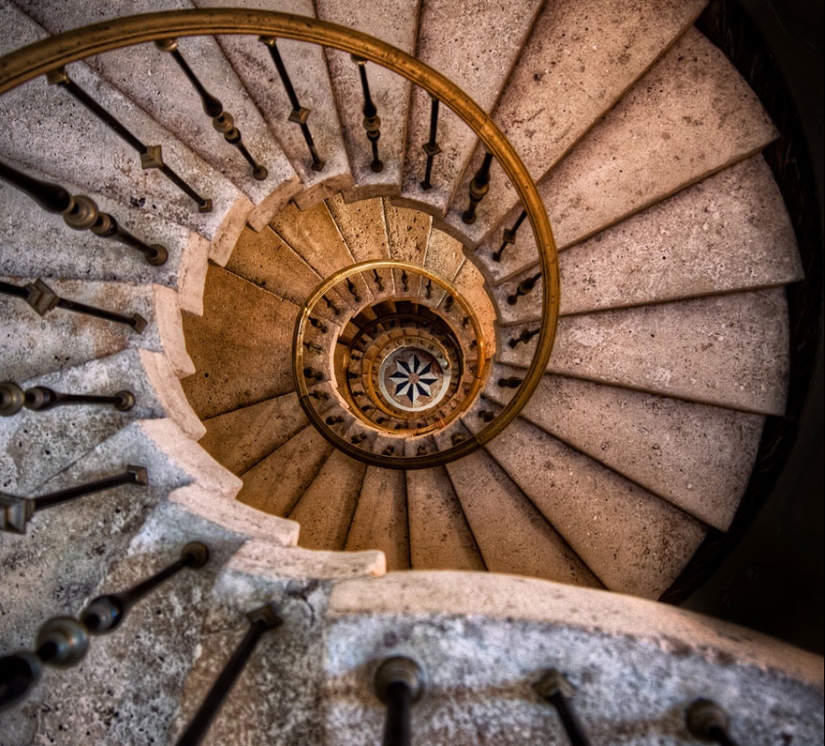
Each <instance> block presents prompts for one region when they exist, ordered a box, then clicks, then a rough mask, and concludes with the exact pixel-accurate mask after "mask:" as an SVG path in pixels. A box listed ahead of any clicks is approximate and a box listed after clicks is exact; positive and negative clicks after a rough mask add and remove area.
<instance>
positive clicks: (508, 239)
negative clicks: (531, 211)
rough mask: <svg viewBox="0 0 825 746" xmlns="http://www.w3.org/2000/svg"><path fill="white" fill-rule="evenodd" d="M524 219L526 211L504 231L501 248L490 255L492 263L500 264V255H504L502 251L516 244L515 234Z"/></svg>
mask: <svg viewBox="0 0 825 746" xmlns="http://www.w3.org/2000/svg"><path fill="white" fill-rule="evenodd" d="M526 217H527V211H526V210H522V211H521V215H519V216H518V217H517V218H516V222H515V223H513V227H512V228H505V229H504V233H503V235H502V240H501V248H500V249H499V250H498V251H494V252H493V255H492V256H493V261H494V262H500V261H501V255H502V254H503V253H504V249H506V248H507V245H508V244H511V243H515V242H516V232H517V231H518V229H519V228H520V227H521V224H522V223H523V222H524V219H525V218H526Z"/></svg>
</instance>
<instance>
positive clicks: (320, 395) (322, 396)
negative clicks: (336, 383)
mask: <svg viewBox="0 0 825 746" xmlns="http://www.w3.org/2000/svg"><path fill="white" fill-rule="evenodd" d="M309 395H310V396H311V397H312V398H313V399H317V400H318V401H327V400H328V399H329V394H328V393H327V392H326V391H310V392H309Z"/></svg>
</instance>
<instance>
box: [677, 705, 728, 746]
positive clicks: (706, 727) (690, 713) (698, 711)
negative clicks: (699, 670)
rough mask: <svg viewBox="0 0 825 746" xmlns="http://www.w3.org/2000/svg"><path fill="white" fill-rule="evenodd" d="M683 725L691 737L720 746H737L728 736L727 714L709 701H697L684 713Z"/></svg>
mask: <svg viewBox="0 0 825 746" xmlns="http://www.w3.org/2000/svg"><path fill="white" fill-rule="evenodd" d="M685 724H686V725H687V729H688V731H689V732H690V734H691V735H692V736H696V738H701V739H702V740H703V741H709V742H711V743H718V744H719V745H720V746H737V744H736V741H734V740H733V738H732V736H731V734H730V719H729V718H728V714H727V713H726V712H725V711H724V710H723V709H722V708H721V707H720V706H719V705H718V704H716V702H713V701H712V700H710V699H697V700H696V701H694V702H692V703H691V704H690V706H689V707H688V708H687V711H686V712H685Z"/></svg>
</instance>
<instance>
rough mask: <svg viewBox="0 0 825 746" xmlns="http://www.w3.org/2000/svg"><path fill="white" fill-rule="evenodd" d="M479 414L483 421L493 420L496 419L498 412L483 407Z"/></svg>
mask: <svg viewBox="0 0 825 746" xmlns="http://www.w3.org/2000/svg"><path fill="white" fill-rule="evenodd" d="M478 416H479V417H480V418H481V421H482V422H492V421H493V420H494V419H495V416H496V413H495V412H492V411H490V410H489V409H482V410H481V411H480V412H479V413H478Z"/></svg>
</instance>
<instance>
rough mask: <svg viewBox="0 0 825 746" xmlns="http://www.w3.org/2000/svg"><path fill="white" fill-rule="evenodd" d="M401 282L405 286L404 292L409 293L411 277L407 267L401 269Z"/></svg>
mask: <svg viewBox="0 0 825 746" xmlns="http://www.w3.org/2000/svg"><path fill="white" fill-rule="evenodd" d="M401 284H402V285H403V286H404V292H405V293H408V292H409V291H410V278H409V276H408V275H407V270H406V269H402V270H401Z"/></svg>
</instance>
